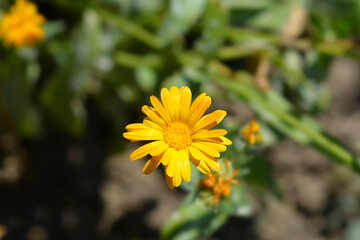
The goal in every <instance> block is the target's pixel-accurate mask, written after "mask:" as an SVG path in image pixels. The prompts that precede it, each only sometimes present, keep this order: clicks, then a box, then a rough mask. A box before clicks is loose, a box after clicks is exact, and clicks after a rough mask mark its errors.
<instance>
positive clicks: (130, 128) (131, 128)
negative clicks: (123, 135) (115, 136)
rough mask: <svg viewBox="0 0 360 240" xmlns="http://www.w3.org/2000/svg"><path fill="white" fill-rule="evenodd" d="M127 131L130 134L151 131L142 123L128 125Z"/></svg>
mask: <svg viewBox="0 0 360 240" xmlns="http://www.w3.org/2000/svg"><path fill="white" fill-rule="evenodd" d="M125 129H126V130H127V131H129V132H130V131H139V130H146V129H149V127H148V126H146V125H144V124H142V123H132V124H129V125H127V126H126V127H125Z"/></svg>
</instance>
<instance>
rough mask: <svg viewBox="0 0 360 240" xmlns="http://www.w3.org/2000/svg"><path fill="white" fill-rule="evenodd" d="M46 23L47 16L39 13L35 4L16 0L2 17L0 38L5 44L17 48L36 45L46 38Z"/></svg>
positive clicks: (25, 0)
mask: <svg viewBox="0 0 360 240" xmlns="http://www.w3.org/2000/svg"><path fill="white" fill-rule="evenodd" d="M44 23H45V18H44V16H43V15H41V14H38V11H37V7H36V5H35V4H33V3H30V2H28V1H27V0H16V3H15V4H14V5H13V6H12V7H11V9H10V11H9V13H6V14H4V16H3V17H2V19H1V22H0V39H3V41H4V45H5V46H10V45H14V46H15V47H16V48H20V47H22V46H25V45H26V46H32V45H35V44H36V43H38V42H40V41H42V40H43V39H44V35H45V34H44V30H43V28H42V26H43V24H44Z"/></svg>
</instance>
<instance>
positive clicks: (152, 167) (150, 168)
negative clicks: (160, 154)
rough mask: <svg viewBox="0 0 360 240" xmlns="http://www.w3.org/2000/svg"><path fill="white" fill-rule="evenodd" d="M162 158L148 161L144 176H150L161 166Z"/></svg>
mask: <svg viewBox="0 0 360 240" xmlns="http://www.w3.org/2000/svg"><path fill="white" fill-rule="evenodd" d="M160 160H161V158H151V159H150V160H149V161H147V162H146V163H145V165H144V168H143V172H144V174H146V175H148V174H150V173H152V172H153V171H154V170H155V169H156V168H157V167H158V166H159V164H160V162H161V161H160Z"/></svg>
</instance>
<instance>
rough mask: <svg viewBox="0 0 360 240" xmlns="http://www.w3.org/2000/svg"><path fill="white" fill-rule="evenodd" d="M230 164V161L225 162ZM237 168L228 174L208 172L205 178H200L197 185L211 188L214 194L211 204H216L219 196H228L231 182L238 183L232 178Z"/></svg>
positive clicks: (236, 172)
mask: <svg viewBox="0 0 360 240" xmlns="http://www.w3.org/2000/svg"><path fill="white" fill-rule="evenodd" d="M227 164H228V165H231V164H230V162H227ZM238 172H239V169H236V170H235V171H233V172H232V174H231V175H230V176H229V175H228V174H227V172H223V173H214V174H213V173H210V174H208V175H207V176H206V178H205V179H203V180H201V182H200V184H199V186H200V187H203V188H207V189H211V190H212V192H213V194H214V200H213V204H214V205H216V204H217V203H218V201H219V199H220V197H221V196H224V197H230V193H231V187H232V184H239V181H238V180H236V179H234V177H235V176H236V175H237V174H238Z"/></svg>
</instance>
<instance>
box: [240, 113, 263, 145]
mask: <svg viewBox="0 0 360 240" xmlns="http://www.w3.org/2000/svg"><path fill="white" fill-rule="evenodd" d="M259 131H260V127H259V125H258V124H257V122H256V121H255V119H253V120H251V122H250V124H249V126H248V127H246V128H245V129H244V130H243V131H242V134H243V136H244V138H245V139H246V141H248V143H250V144H251V145H254V144H256V143H260V142H261V140H262V137H261V135H260V133H259Z"/></svg>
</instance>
